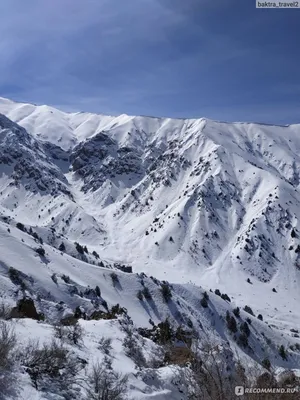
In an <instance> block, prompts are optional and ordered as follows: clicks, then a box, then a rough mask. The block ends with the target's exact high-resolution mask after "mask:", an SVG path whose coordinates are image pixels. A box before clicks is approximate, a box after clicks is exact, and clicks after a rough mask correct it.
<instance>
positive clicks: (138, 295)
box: [136, 290, 143, 301]
mask: <svg viewBox="0 0 300 400" xmlns="http://www.w3.org/2000/svg"><path fill="white" fill-rule="evenodd" d="M136 297H137V298H138V299H139V300H140V301H143V292H142V291H141V290H139V291H138V292H137V294H136Z"/></svg>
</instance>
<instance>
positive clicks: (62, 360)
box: [21, 340, 83, 398]
mask: <svg viewBox="0 0 300 400" xmlns="http://www.w3.org/2000/svg"><path fill="white" fill-rule="evenodd" d="M21 364H22V365H23V366H24V367H25V370H26V372H27V373H28V374H29V376H30V378H31V381H32V383H33V386H34V387H35V388H36V390H40V389H42V388H43V390H45V387H47V386H48V389H47V390H46V392H47V393H50V392H51V391H52V392H53V391H55V392H56V393H57V394H60V395H62V396H63V397H64V398H72V397H71V396H70V393H71V391H72V389H73V386H74V384H75V382H76V374H77V373H78V372H79V370H80V369H82V367H83V362H82V360H80V359H78V358H77V357H76V356H75V355H74V354H73V353H71V352H70V351H69V350H68V349H67V348H66V347H64V345H63V344H62V343H60V342H57V341H56V340H53V341H52V342H51V343H50V344H48V343H45V344H43V346H42V347H41V346H40V345H39V342H30V343H29V344H28V345H27V346H26V347H25V349H24V351H23V352H22V354H21Z"/></svg>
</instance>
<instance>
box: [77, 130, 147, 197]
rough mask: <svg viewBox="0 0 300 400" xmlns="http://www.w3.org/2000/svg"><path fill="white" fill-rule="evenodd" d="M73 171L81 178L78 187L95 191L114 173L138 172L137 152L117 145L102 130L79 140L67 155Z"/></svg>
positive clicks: (140, 173) (138, 160)
mask: <svg viewBox="0 0 300 400" xmlns="http://www.w3.org/2000/svg"><path fill="white" fill-rule="evenodd" d="M70 162H71V166H72V169H73V171H74V172H75V173H76V174H77V175H79V176H80V177H81V178H82V180H83V186H82V190H83V191H84V192H87V191H88V190H92V191H94V190H97V189H99V187H101V186H102V184H103V183H104V182H105V181H106V180H107V179H113V178H115V177H116V176H122V175H130V174H138V175H142V173H143V168H142V165H141V154H139V153H138V152H137V151H136V150H135V149H133V148H130V147H121V148H120V147H119V146H118V144H117V142H115V141H114V140H112V139H111V138H110V137H109V136H108V135H107V134H105V133H104V132H100V133H98V134H97V135H95V136H93V137H92V138H91V139H88V140H86V141H85V142H82V143H80V144H79V145H78V146H76V147H75V148H74V150H73V151H72V153H71V156H70Z"/></svg>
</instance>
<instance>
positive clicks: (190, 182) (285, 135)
mask: <svg viewBox="0 0 300 400" xmlns="http://www.w3.org/2000/svg"><path fill="white" fill-rule="evenodd" d="M0 113H2V114H4V115H1V116H0V186H1V192H0V246H1V249H0V250H1V251H0V295H1V297H2V303H3V307H4V308H5V309H6V308H7V309H8V310H9V311H8V312H6V313H3V314H5V316H6V317H7V315H9V319H8V322H6V324H8V325H9V326H12V325H14V328H15V330H16V334H17V336H18V337H20V338H21V337H22V338H24V339H26V341H27V340H29V339H34V337H36V338H40V341H41V342H43V341H44V340H45V341H49V340H50V341H51V337H52V336H53V332H54V334H55V330H54V328H53V325H57V324H61V323H62V321H63V323H64V324H65V323H66V321H67V322H68V321H69V322H70V320H68V318H69V319H70V318H71V322H72V324H71V325H72V326H77V324H79V326H81V328H82V329H83V330H84V334H83V335H82V340H81V341H80V343H74V341H73V342H72V340H71V343H69V342H70V340H69V342H68V341H67V342H68V343H67V344H66V346H69V347H70V349H72V350H70V351H74V352H75V354H76V357H80V358H81V359H82V360H84V361H83V362H84V363H87V366H85V367H82V368H81V369H79V370H78V375H76V376H77V378H78V377H80V376H81V377H82V379H83V380H84V378H83V377H84V376H85V374H88V373H89V372H87V371H91V370H92V368H93V365H95V364H94V363H95V362H97V360H99V361H101V360H102V359H103V357H104V356H105V355H106V356H107V357H108V358H109V359H110V361H109V362H111V363H112V365H113V369H114V370H118V371H119V372H120V373H121V374H129V375H128V382H127V384H126V385H127V386H126V387H127V388H128V390H129V391H128V395H129V398H130V399H144V398H148V397H149V398H150V397H151V398H157V399H169V398H172V399H173V398H174V399H186V398H188V396H189V395H190V394H188V393H187V390H188V389H187V387H188V385H187V383H186V382H185V383H184V382H183V381H180V380H178V371H177V369H176V368H178V367H175V366H178V364H180V368H185V367H183V365H185V363H186V362H188V360H189V356H190V353H189V351H190V349H191V348H190V344H191V338H193V340H192V342H194V340H196V338H197V341H198V343H204V342H207V341H209V343H210V344H211V346H212V347H214V348H216V347H218V348H220V349H222V351H221V353H222V354H223V353H224V352H225V353H226V352H227V351H228V352H229V353H230V354H231V355H230V357H229V359H231V358H232V360H234V358H236V355H238V358H241V359H242V360H243V364H244V365H246V366H248V365H249V366H251V365H261V366H264V367H266V360H268V362H269V363H270V366H269V368H274V369H275V370H277V371H279V370H278V368H279V369H280V368H284V369H287V368H292V369H297V368H299V365H300V352H299V348H300V340H299V334H298V333H299V331H300V311H299V310H300V309H299V302H300V279H299V276H300V259H299V257H300V237H299V235H300V233H299V232H300V228H299V225H298V220H299V218H300V211H299V210H300V208H299V201H300V193H299V166H300V159H299V156H298V154H300V136H299V133H300V127H299V126H298V125H294V126H287V127H279V126H265V125H258V124H242V123H235V124H228V123H220V122H214V121H210V120H206V119H201V120H171V119H157V118H149V117H129V116H125V115H124V116H119V117H108V116H103V115H92V114H87V113H76V114H67V113H63V112H61V111H58V110H56V109H54V108H51V107H47V106H34V105H28V104H20V103H14V102H11V101H9V100H6V99H1V100H0ZM13 121H14V122H13ZM15 122H16V123H15ZM23 299H32V300H33V302H34V309H35V311H34V309H33V306H32V304H31V303H30V304H29V311H28V309H27V308H26V307H27V306H28V304H27V303H26V302H25V306H26V307H25V311H24V304H23V303H22V301H23V302H24V300H23ZM18 302H19V303H18ZM17 304H18V305H17ZM117 304H118V306H117ZM246 306H248V307H246ZM13 307H15V308H14V309H13V310H10V308H13ZM249 307H250V308H249ZM123 308H124V309H126V310H124V309H123ZM237 308H238V309H237ZM244 308H246V310H244ZM30 310H31V311H30ZM11 316H13V317H14V318H13V319H12V320H11V319H10V317H11ZM258 316H259V318H258ZM6 317H5V318H4V319H7V318H6ZM23 317H31V318H34V320H32V319H28V318H25V319H23ZM20 318H21V319H20ZM35 320H36V321H35ZM77 321H78V322H77ZM69 322H68V323H69ZM161 323H162V325H161ZM124 324H125V325H126V326H127V328H124ZM128 325H129V326H130V328H128ZM64 329H69V328H64ZM70 329H73V328H70ZM76 329H77V328H76ZM166 330H167V332H168V334H167V335H166ZM181 330H183V331H184V332H185V333H184V335H183V334H182V333H181V334H180V332H181ZM128 331H130V332H131V333H129V334H128ZM154 331H155V332H156V333H155V334H154V333H153V332H154ZM151 332H152V333H151ZM56 335H57V332H56ZM165 335H166V336H167V340H166V338H165ZM0 336H1V335H0ZM128 336H129V337H130V338H131V339H130V340H132V336H134V338H135V339H134V340H135V341H134V342H133V343H134V344H132V343H131V342H130V340H129V342H130V343H131V345H130V346H131V348H132V347H134V348H136V347H137V348H140V352H139V353H138V355H136V354H135V355H134V356H132V354H130V355H129V353H130V352H128V349H126V340H125V338H127V339H128ZM162 336H163V337H164V339H163V340H162V339H161V337H162ZM109 337H112V340H113V342H112V349H113V350H112V351H110V352H109V353H110V354H105V351H104V350H103V346H101V345H99V342H103V341H104V340H105V338H109ZM41 338H42V340H41ZM159 338H160V339H159ZM56 339H57V337H56ZM124 340H125V347H124ZM130 346H129V347H130ZM104 347H105V346H104ZM127 347H128V340H127ZM182 347H183V348H185V350H184V351H183V353H185V355H184V356H183V355H182V354H181V355H180V357H178V354H177V352H178V348H182ZM174 349H176V350H174ZM187 349H189V350H187ZM229 353H228V354H229ZM153 354H156V356H155V358H156V359H155V360H153V357H152V355H153ZM170 354H173V355H174V354H175V355H176V356H171V355H170ZM228 354H227V355H228ZM172 357H173V358H172ZM226 359H227V360H228V357H227V358H226ZM141 360H142V361H141ZM179 360H180V361H179ZM106 362H107V360H106ZM227 363H228V365H227V366H229V367H230V366H231V367H232V365H234V361H232V362H229V361H228V362H227ZM256 363H258V364H256ZM77 364H78V363H77ZM267 364H268V363H267ZM26 365H27V364H26V360H25V361H24V357H21V356H20V357H19V361H18V363H16V364H15V371H14V372H15V373H16V374H19V375H18V376H19V379H21V375H20V374H21V371H22V368H23V371H25V375H22V379H21V380H22V382H23V381H24V385H23V387H22V385H21V386H20V387H19V388H18V395H17V394H16V393H15V394H14V396H15V397H13V398H20V399H21V398H32V399H34V398H37V399H42V398H47V399H48V398H49V399H50V398H51V399H59V398H67V397H61V396H60V395H59V394H58V392H59V391H58V390H57V388H56V389H55V385H56V384H55V383H54V382H52V381H51V379H50V381H51V382H50V383H49V382H48V383H47V382H46V381H45V377H43V383H42V384H41V383H40V384H37V385H32V373H30V368H28V366H27V367H26ZM268 365H269V364H268ZM154 366H155V367H154ZM0 367H1V366H0ZM108 369H109V367H108ZM150 370H151V371H152V372H151V374H152V373H153V374H154V373H155V377H153V379H152V380H151V379H150V378H149V376H150V375H151V374H150ZM182 373H183V371H181V372H180V374H181V375H182ZM180 374H179V375H180ZM77 378H76V379H77ZM47 379H48V380H49V377H48V378H47ZM47 379H46V380H47ZM78 379H79V378H78ZM78 379H77V380H76V385H75V386H74V388H73V389H74V391H75V392H74V393H75V394H74V393H73V394H69V396H73V397H70V398H78V399H79V398H80V396H81V395H82V396H83V395H84V393H85V392H84V390H85V391H86V390H87V388H86V387H85V388H82V387H81V386H80V385H79V384H78V382H79V381H80V379H79V381H78ZM149 379H150V381H149ZM84 381H85V383H86V380H84ZM45 385H46V386H45ZM47 385H48V386H47ZM50 387H51V391H50V389H49V388H50ZM43 388H44V390H46V391H48V392H49V393H50V394H49V393H48V394H47V395H46V394H43V393H42V390H43ZM45 388H46V389H45ZM47 388H48V389H47ZM73 389H72V390H73ZM51 393H52V394H51ZM80 393H81V394H80ZM16 396H19V397H16ZM43 396H46V397H43ZM47 396H48V397H47ZM51 396H52V397H51ZM53 396H54V397H53ZM55 396H56V397H55ZM59 396H60V397H59ZM63 396H67V395H66V394H65V395H63ZM74 396H75V397H74ZM76 396H77V397H76ZM87 398H93V397H87Z"/></svg>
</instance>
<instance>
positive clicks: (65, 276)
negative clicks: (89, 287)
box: [61, 274, 71, 283]
mask: <svg viewBox="0 0 300 400" xmlns="http://www.w3.org/2000/svg"><path fill="white" fill-rule="evenodd" d="M61 279H62V280H63V281H64V282H65V283H70V282H71V279H70V277H69V276H68V275H65V274H63V275H62V276H61Z"/></svg>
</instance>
